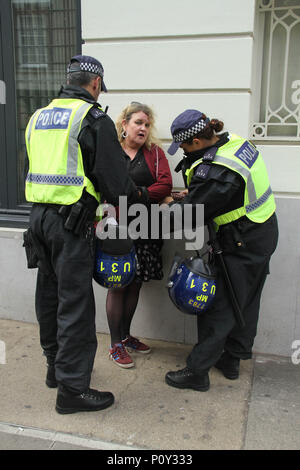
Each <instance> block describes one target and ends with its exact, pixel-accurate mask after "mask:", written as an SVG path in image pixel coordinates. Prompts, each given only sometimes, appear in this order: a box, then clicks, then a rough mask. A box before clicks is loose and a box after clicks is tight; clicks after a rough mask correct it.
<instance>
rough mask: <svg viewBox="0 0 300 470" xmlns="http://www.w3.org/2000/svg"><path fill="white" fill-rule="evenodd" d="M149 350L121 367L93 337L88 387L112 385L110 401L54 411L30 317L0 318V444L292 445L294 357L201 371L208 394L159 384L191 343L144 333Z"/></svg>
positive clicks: (298, 385) (297, 385) (298, 400)
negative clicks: (234, 376) (229, 375)
mask: <svg viewBox="0 0 300 470" xmlns="http://www.w3.org/2000/svg"><path fill="white" fill-rule="evenodd" d="M147 344H149V345H150V346H151V348H152V353H151V354H149V355H137V354H135V355H133V357H134V359H135V364H136V365H135V367H134V368H132V369H125V370H124V369H121V368H120V367H118V366H117V365H115V364H113V363H112V361H110V360H109V358H108V347H109V336H108V335H106V334H98V351H97V356H96V360H95V366H94V371H93V375H92V383H91V387H92V388H99V389H101V390H109V391H112V392H113V393H114V395H115V403H114V405H113V406H112V407H110V408H108V409H106V410H103V411H99V412H93V413H76V414H73V415H59V414H58V413H56V411H55V409H54V406H55V399H56V390H55V389H49V388H47V386H46V385H45V382H44V381H45V374H46V367H45V358H44V357H43V355H42V353H41V348H40V345H39V336H38V326H37V324H32V323H24V322H18V321H13V320H3V319H2V320H1V319H0V346H2V349H1V350H2V353H1V352H0V387H1V405H0V449H1V450H15V449H18V450H22V449H24V450H25V449H36V450H39V449H41V450H42V449H43V450H46V449H47V450H74V449H82V450H84V449H95V450H96V449H98V450H99V449H101V450H106V451H119V452H121V451H135V452H138V451H142V450H151V451H153V450H156V451H161V450H177V451H178V450H181V451H183V450H254V449H266V450H271V449H277V450H279V449H280V450H281V449H282V450H284V449H291V450H292V449H293V450H296V449H299V448H300V407H299V405H300V393H299V392H300V374H299V372H300V364H299V365H294V364H292V363H291V360H290V358H283V357H274V356H255V357H254V359H253V360H251V361H244V362H242V364H241V374H240V378H239V379H238V380H235V381H230V380H227V379H226V378H224V377H223V375H222V374H221V373H220V371H218V370H216V369H212V370H211V372H210V382H211V387H210V390H209V391H208V392H196V391H192V390H179V389H175V388H172V387H169V386H168V385H166V384H165V381H164V376H165V373H166V372H167V371H169V370H176V369H180V368H183V367H184V366H185V357H186V356H187V354H188V352H189V351H190V349H191V346H188V345H182V344H178V343H171V342H165V341H157V340H147Z"/></svg>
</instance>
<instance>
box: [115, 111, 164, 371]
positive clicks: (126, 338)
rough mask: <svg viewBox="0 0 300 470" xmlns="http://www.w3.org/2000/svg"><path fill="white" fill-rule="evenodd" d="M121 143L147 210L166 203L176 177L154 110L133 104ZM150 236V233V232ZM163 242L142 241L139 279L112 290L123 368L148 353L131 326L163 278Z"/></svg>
mask: <svg viewBox="0 0 300 470" xmlns="http://www.w3.org/2000/svg"><path fill="white" fill-rule="evenodd" d="M116 128H117V133H118V137H119V141H120V143H121V145H122V148H123V150H124V159H125V161H126V165H127V168H128V172H129V175H130V177H131V179H132V180H133V181H134V182H135V184H136V185H137V186H138V187H139V189H140V190H141V191H142V192H143V193H144V194H143V196H144V195H145V196H146V200H147V207H148V209H149V211H150V205H151V204H153V203H155V204H158V203H160V202H162V201H163V200H164V199H165V198H166V197H167V196H169V195H170V193H171V189H172V176H171V172H170V168H169V164H168V160H167V158H166V156H165V154H164V152H163V150H162V149H161V148H160V147H159V146H158V140H157V139H156V138H155V135H154V131H155V128H154V115H153V111H152V110H151V109H150V108H149V107H148V106H147V105H145V104H141V103H136V102H133V103H131V104H130V105H129V106H127V107H126V108H125V109H124V110H123V111H122V113H121V115H120V116H119V118H118V119H117V122H116ZM148 233H149V232H148ZM161 248H162V240H159V239H155V240H151V239H146V240H145V239H141V238H140V239H138V240H136V241H135V250H136V254H137V259H138V268H137V273H136V277H135V279H134V280H133V282H132V283H131V284H129V285H128V286H126V287H123V288H116V289H109V290H108V293H107V299H106V312H107V319H108V325H109V329H110V335H111V347H110V350H109V354H110V358H111V359H112V360H113V361H114V362H115V363H116V364H117V365H118V366H120V367H123V368H130V367H133V366H134V362H133V360H132V358H131V357H130V355H129V354H128V351H129V352H137V353H142V354H147V353H149V352H150V348H149V346H147V345H146V344H144V343H142V342H141V341H139V340H138V339H137V338H135V337H134V336H132V335H131V334H130V326H131V322H132V319H133V316H134V313H135V311H136V307H137V304H138V300H139V293H140V289H141V286H142V283H143V282H148V281H150V280H161V279H162V278H163V271H162V258H161Z"/></svg>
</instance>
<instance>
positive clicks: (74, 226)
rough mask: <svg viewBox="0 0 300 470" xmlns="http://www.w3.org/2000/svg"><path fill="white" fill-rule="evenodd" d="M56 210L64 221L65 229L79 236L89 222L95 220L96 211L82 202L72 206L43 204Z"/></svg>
mask: <svg viewBox="0 0 300 470" xmlns="http://www.w3.org/2000/svg"><path fill="white" fill-rule="evenodd" d="M43 205H45V206H47V207H49V208H51V209H54V210H56V211H57V212H58V214H59V215H60V216H61V217H62V218H63V220H64V228H65V229H66V230H68V231H69V232H73V233H74V234H75V235H79V234H80V233H82V231H83V230H84V229H85V227H86V225H87V223H88V222H92V221H93V220H94V215H95V213H94V211H91V210H90V209H89V208H88V207H86V206H85V205H84V204H83V203H82V202H81V201H77V202H75V203H74V204H70V205H60V204H43Z"/></svg>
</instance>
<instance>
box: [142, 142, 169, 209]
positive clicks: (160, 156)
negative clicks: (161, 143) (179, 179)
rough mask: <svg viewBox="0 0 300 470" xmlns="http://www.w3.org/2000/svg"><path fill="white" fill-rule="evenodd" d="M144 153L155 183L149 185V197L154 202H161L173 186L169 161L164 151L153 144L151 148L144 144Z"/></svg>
mask: <svg viewBox="0 0 300 470" xmlns="http://www.w3.org/2000/svg"><path fill="white" fill-rule="evenodd" d="M142 150H143V154H144V157H145V160H146V163H147V165H148V167H149V170H150V172H151V175H152V176H153V179H154V180H155V183H153V184H151V186H148V188H147V190H148V193H149V198H150V200H151V201H153V202H160V201H161V200H162V199H164V198H165V197H166V196H169V195H170V193H171V190H172V187H173V181H172V175H171V171H170V167H169V162H168V160H167V157H166V156H165V153H164V151H163V150H162V149H161V148H160V147H158V146H157V145H154V144H152V146H151V149H150V150H148V149H147V147H146V146H145V145H144V146H143V149H142Z"/></svg>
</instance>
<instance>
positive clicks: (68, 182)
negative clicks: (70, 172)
mask: <svg viewBox="0 0 300 470" xmlns="http://www.w3.org/2000/svg"><path fill="white" fill-rule="evenodd" d="M26 181H27V183H35V184H55V185H58V186H82V185H83V183H84V177H83V176H67V175H43V174H40V173H28V175H27V178H26Z"/></svg>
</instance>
